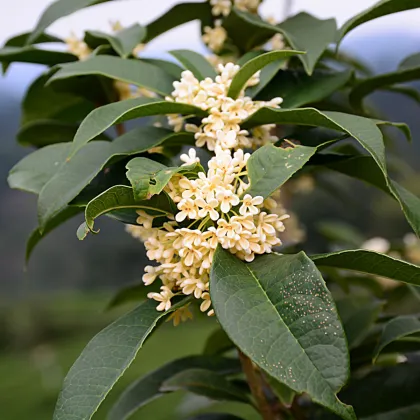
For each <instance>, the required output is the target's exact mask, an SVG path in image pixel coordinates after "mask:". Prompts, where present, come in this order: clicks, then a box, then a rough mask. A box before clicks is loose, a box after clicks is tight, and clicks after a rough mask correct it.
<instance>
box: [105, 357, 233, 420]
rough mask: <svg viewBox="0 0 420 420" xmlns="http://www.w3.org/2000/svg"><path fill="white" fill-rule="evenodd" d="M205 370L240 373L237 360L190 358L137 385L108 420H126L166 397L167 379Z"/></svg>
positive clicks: (125, 396) (161, 369)
mask: <svg viewBox="0 0 420 420" xmlns="http://www.w3.org/2000/svg"><path fill="white" fill-rule="evenodd" d="M192 368H203V369H208V370H210V371H212V372H216V373H219V374H222V375H223V374H225V375H226V374H232V373H238V372H240V370H241V366H240V363H239V362H238V360H237V359H228V358H222V357H216V356H187V357H184V358H182V359H177V360H173V361H172V362H169V363H167V364H165V365H163V366H161V367H159V368H158V369H156V370H154V371H152V372H150V373H148V374H146V375H145V376H143V377H141V378H139V379H138V380H137V381H135V382H133V383H132V384H131V385H130V386H129V387H128V388H127V389H126V390H125V391H124V392H123V393H122V394H121V396H120V397H119V399H118V400H117V402H116V403H115V405H114V406H113V407H112V409H111V411H110V413H109V416H108V420H125V419H127V418H128V417H130V416H131V415H132V414H133V413H134V412H135V411H136V410H138V409H139V408H141V407H143V406H144V405H146V404H147V403H149V402H150V401H152V400H154V399H156V398H160V397H161V396H163V395H164V392H163V391H162V390H161V386H162V384H163V383H164V381H165V380H167V379H169V378H171V377H172V376H174V375H176V374H178V373H180V372H183V371H185V370H187V369H192Z"/></svg>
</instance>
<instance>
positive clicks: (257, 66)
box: [227, 50, 305, 99]
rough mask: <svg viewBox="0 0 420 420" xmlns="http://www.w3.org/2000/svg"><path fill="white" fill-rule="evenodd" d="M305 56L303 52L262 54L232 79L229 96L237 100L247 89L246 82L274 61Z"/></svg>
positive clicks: (243, 67) (245, 65)
mask: <svg viewBox="0 0 420 420" xmlns="http://www.w3.org/2000/svg"><path fill="white" fill-rule="evenodd" d="M299 54H305V53H304V52H303V51H293V50H284V51H270V52H267V53H265V54H261V55H259V56H258V57H255V58H253V59H251V60H249V61H247V62H246V63H245V64H244V65H243V66H242V67H241V68H240V69H239V71H238V72H237V73H236V74H235V76H234V77H233V79H232V83H231V85H230V87H229V90H228V93H227V95H228V96H230V97H231V98H233V99H236V98H237V97H238V96H239V94H240V93H241V91H242V89H243V88H244V87H245V85H246V82H247V81H248V80H249V79H250V78H251V77H252V76H253V75H254V74H255V73H256V72H257V71H259V70H261V69H262V68H264V67H265V66H267V65H269V64H271V63H272V62H273V61H277V60H279V59H284V58H287V57H291V56H293V55H299Z"/></svg>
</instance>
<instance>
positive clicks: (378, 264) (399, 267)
mask: <svg viewBox="0 0 420 420" xmlns="http://www.w3.org/2000/svg"><path fill="white" fill-rule="evenodd" d="M311 259H312V261H313V262H314V263H315V264H316V265H317V266H320V267H334V268H340V269H343V270H352V271H358V272H361V273H366V274H374V275H375V276H382V277H388V278H390V279H393V280H398V281H402V282H404V283H408V284H414V285H416V286H419V285H420V267H419V266H417V265H414V264H411V263H408V262H406V261H402V260H398V259H396V258H393V257H390V256H388V255H385V254H379V253H377V252H373V251H366V250H364V249H355V250H348V251H338V252H332V253H330V254H319V255H313V256H311Z"/></svg>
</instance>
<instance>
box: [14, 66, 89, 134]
mask: <svg viewBox="0 0 420 420" xmlns="http://www.w3.org/2000/svg"><path fill="white" fill-rule="evenodd" d="M48 79H49V75H48V74H42V75H41V76H40V77H38V78H37V79H36V80H35V81H34V82H33V83H32V84H31V86H30V87H29V89H28V90H27V92H26V94H25V97H24V99H23V102H22V117H21V120H22V124H26V123H28V122H31V121H33V120H45V119H57V120H61V121H65V122H76V121H80V120H82V119H83V118H84V117H86V115H87V114H88V113H89V112H90V111H92V110H93V109H94V106H95V105H94V103H93V102H90V101H87V100H86V99H84V98H82V97H80V96H78V95H75V94H73V93H70V92H60V91H57V90H56V89H54V88H53V87H52V86H51V85H49V86H45V83H46V82H47V80H48ZM73 135H74V134H73Z"/></svg>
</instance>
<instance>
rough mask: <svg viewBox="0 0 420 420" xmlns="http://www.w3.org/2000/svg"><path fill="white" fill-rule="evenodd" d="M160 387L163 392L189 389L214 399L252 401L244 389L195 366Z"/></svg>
mask: <svg viewBox="0 0 420 420" xmlns="http://www.w3.org/2000/svg"><path fill="white" fill-rule="evenodd" d="M160 389H161V390H162V391H163V392H165V391H166V392H168V391H178V390H184V391H189V392H193V393H194V394H198V395H202V396H204V397H207V398H210V399H213V400H221V401H238V402H243V403H249V402H250V400H249V398H248V397H247V396H246V394H244V392H243V391H242V389H240V388H237V387H236V386H235V385H234V384H232V383H231V382H229V381H228V380H227V379H226V378H224V377H223V376H220V375H218V374H217V373H214V372H212V371H211V370H207V369H200V368H195V369H187V370H184V371H183V372H179V373H177V374H176V375H174V376H172V377H171V378H169V379H167V380H166V381H165V382H164V383H163V384H162V386H161V387H160Z"/></svg>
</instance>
